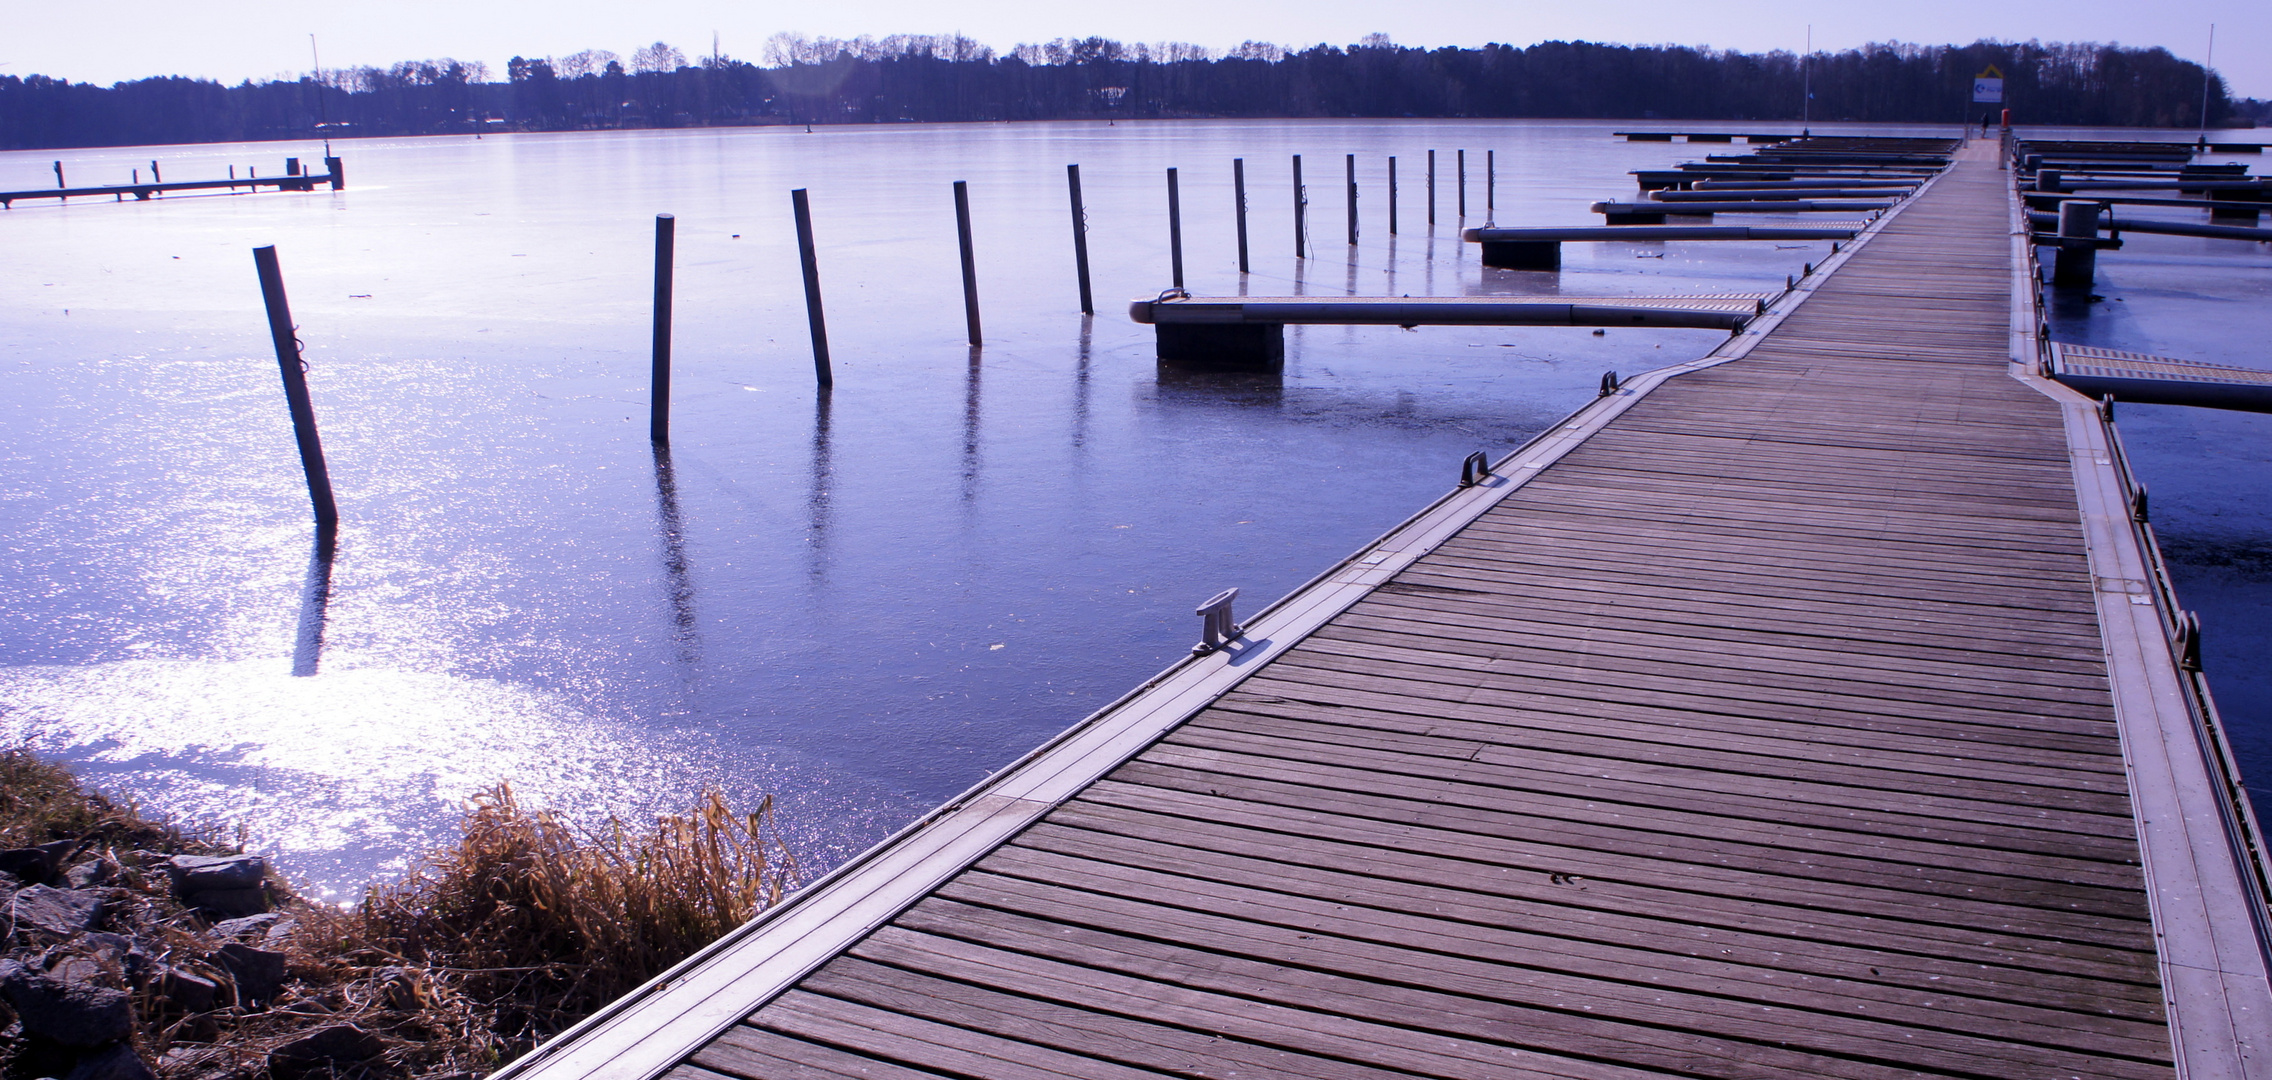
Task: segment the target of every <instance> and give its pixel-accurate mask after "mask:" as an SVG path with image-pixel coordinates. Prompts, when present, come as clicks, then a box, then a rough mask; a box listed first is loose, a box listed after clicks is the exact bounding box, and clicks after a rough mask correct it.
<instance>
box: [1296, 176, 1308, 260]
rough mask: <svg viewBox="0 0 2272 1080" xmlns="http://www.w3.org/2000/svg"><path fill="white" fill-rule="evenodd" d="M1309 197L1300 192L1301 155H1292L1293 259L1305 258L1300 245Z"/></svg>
mask: <svg viewBox="0 0 2272 1080" xmlns="http://www.w3.org/2000/svg"><path fill="white" fill-rule="evenodd" d="M1309 202H1310V200H1309V196H1307V195H1305V194H1303V192H1302V155H1300V154H1295V155H1294V257H1295V258H1297V259H1299V258H1303V257H1305V255H1306V253H1305V252H1304V251H1303V249H1302V248H1303V245H1302V230H1303V229H1304V228H1305V227H1306V226H1305V223H1304V222H1303V221H1302V217H1303V213H1304V211H1305V210H1306V209H1307V208H1308V206H1309Z"/></svg>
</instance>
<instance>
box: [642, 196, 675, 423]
mask: <svg viewBox="0 0 2272 1080" xmlns="http://www.w3.org/2000/svg"><path fill="white" fill-rule="evenodd" d="M677 230H678V221H677V219H675V218H673V217H672V216H671V215H669V214H656V215H655V340H654V348H653V358H654V375H653V378H652V379H651V380H650V388H649V390H648V392H647V439H648V441H650V442H652V443H654V444H655V445H656V446H669V445H670V442H671V270H672V266H673V264H674V263H675V262H676V258H675V251H674V249H675V247H676V244H677Z"/></svg>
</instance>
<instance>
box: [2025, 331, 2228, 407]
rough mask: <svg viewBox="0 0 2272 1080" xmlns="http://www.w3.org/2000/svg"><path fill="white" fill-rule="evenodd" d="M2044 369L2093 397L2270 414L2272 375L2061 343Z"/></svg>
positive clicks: (2057, 378) (2051, 375)
mask: <svg viewBox="0 0 2272 1080" xmlns="http://www.w3.org/2000/svg"><path fill="white" fill-rule="evenodd" d="M2044 366H2045V371H2044V374H2046V375H2048V376H2050V377H2051V378H2053V379H2056V380H2058V381H2059V383H2061V384H2062V385H2065V386H2069V387H2073V388H2074V389H2075V390H2076V391H2077V392H2079V393H2082V394H2086V395H2088V396H2090V397H2094V398H2113V399H2114V400H2116V401H2131V402H2138V403H2140V404H2147V405H2194V406H2200V407H2203V408H2210V409H2237V410H2240V411H2242V412H2272V371H2263V370H2258V369H2255V368H2242V367H2233V366H2230V365H2227V364H2204V363H2201V362H2200V361H2197V360H2172V359H2170V358H2169V357H2166V356H2148V355H2146V354H2144V353H2134V352H2121V351H2118V350H2115V349H2094V348H2091V347H2088V346H2084V345H2063V344H2059V343H2057V342H2054V343H2052V345H2051V355H2050V357H2049V358H2048V359H2047V361H2046V363H2045V365H2044Z"/></svg>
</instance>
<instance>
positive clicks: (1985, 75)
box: [1974, 64, 2004, 79]
mask: <svg viewBox="0 0 2272 1080" xmlns="http://www.w3.org/2000/svg"><path fill="white" fill-rule="evenodd" d="M1974 77H1975V78H1980V79H2001V78H2003V77H2004V71H2003V69H2002V68H1999V67H1997V66H1996V65H1994V64H1990V65H1988V70H1986V71H1983V72H1981V73H1980V74H1979V75H1977V76H1974Z"/></svg>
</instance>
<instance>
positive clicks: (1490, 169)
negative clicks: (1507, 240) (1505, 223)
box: [1483, 150, 1499, 225]
mask: <svg viewBox="0 0 2272 1080" xmlns="http://www.w3.org/2000/svg"><path fill="white" fill-rule="evenodd" d="M1498 221H1499V152H1498V151H1497V150H1485V151H1484V152H1483V224H1485V225H1495V224H1497V223H1498Z"/></svg>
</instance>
